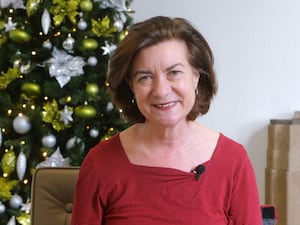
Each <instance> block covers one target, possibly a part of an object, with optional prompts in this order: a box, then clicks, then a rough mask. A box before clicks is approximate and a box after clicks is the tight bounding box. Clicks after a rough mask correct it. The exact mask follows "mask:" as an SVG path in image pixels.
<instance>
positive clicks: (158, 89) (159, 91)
mask: <svg viewBox="0 0 300 225" xmlns="http://www.w3.org/2000/svg"><path fill="white" fill-rule="evenodd" d="M170 90H171V85H170V82H169V81H168V80H167V79H166V78H165V77H163V76H159V77H157V76H156V79H154V82H153V86H152V94H153V96H155V97H159V98H162V97H165V96H166V95H167V94H169V93H170Z"/></svg>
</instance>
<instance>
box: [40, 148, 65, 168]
mask: <svg viewBox="0 0 300 225" xmlns="http://www.w3.org/2000/svg"><path fill="white" fill-rule="evenodd" d="M64 166H70V159H69V158H63V156H62V154H61V153H60V149H59V148H57V149H56V151H55V152H54V153H53V154H52V155H51V156H50V157H48V158H46V160H45V161H43V162H40V163H39V164H38V165H37V166H36V168H39V167H64Z"/></svg>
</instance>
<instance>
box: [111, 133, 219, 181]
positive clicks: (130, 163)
mask: <svg viewBox="0 0 300 225" xmlns="http://www.w3.org/2000/svg"><path fill="white" fill-rule="evenodd" d="M115 138H116V140H117V144H118V145H119V147H120V150H121V157H122V160H124V161H125V162H126V164H127V165H128V166H130V167H134V168H138V169H145V170H149V169H152V170H160V171H171V172H172V171H173V172H176V173H181V174H191V175H193V176H194V173H193V172H192V171H190V172H186V171H183V170H180V169H176V168H172V167H163V166H147V165H140V164H135V163H132V162H131V161H130V160H129V158H128V156H127V154H126V151H125V149H124V147H123V144H122V142H121V139H120V133H117V134H116V136H115ZM223 138H224V135H223V134H222V133H219V137H218V139H217V143H216V146H215V148H214V150H213V153H212V155H211V158H210V159H209V160H207V161H205V162H203V163H201V164H199V165H203V166H205V167H208V166H209V165H210V164H211V163H212V162H213V161H214V159H215V158H216V157H217V155H218V152H219V151H220V150H221V148H220V144H221V143H222V140H223Z"/></svg>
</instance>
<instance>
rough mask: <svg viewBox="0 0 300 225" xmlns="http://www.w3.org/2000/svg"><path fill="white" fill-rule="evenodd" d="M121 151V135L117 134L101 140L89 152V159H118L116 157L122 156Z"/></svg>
mask: <svg viewBox="0 0 300 225" xmlns="http://www.w3.org/2000/svg"><path fill="white" fill-rule="evenodd" d="M121 150H122V146H121V143H120V139H119V133H117V134H115V135H114V136H112V137H110V138H107V139H105V140H101V141H100V142H99V143H98V144H96V145H95V146H94V147H93V148H91V149H90V150H89V152H88V154H87V157H89V158H97V159H99V158H105V159H104V160H107V159H109V158H113V157H116V155H118V154H120V152H121Z"/></svg>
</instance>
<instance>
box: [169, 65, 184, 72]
mask: <svg viewBox="0 0 300 225" xmlns="http://www.w3.org/2000/svg"><path fill="white" fill-rule="evenodd" d="M177 66H182V67H184V65H183V64H182V63H175V64H174V65H172V66H169V67H167V68H166V71H168V70H172V69H174V68H175V67H177Z"/></svg>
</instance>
